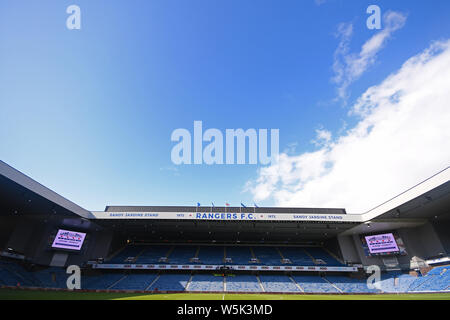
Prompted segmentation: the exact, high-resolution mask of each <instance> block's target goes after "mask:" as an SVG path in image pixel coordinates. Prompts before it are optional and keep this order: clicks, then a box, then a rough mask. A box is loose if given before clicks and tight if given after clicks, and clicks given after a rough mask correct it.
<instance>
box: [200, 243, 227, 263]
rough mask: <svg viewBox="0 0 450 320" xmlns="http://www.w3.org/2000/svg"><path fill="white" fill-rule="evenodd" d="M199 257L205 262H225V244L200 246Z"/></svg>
mask: <svg viewBox="0 0 450 320" xmlns="http://www.w3.org/2000/svg"><path fill="white" fill-rule="evenodd" d="M199 248H200V251H199V253H198V258H199V259H200V262H201V263H203V264H223V263H224V261H223V258H224V252H225V251H224V247H223V246H200V247H199Z"/></svg>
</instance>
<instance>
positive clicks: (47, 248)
mask: <svg viewBox="0 0 450 320" xmlns="http://www.w3.org/2000/svg"><path fill="white" fill-rule="evenodd" d="M0 197H1V201H0V250H1V256H0V285H7V286H14V285H17V283H20V284H21V285H22V286H24V285H25V286H37V287H55V288H64V287H65V281H64V280H65V278H66V277H67V275H65V273H64V267H67V266H69V265H78V266H81V267H82V269H83V274H85V278H84V279H85V280H86V282H85V285H84V286H83V288H85V289H116V290H141V291H145V290H147V291H155V290H156V291H158V290H159V291H220V292H223V291H228V292H242V291H244V292H295V293H301V292H314V293H315V292H330V293H346V292H380V290H381V291H383V292H398V291H402V292H408V291H421V290H422V289H423V290H424V291H426V290H431V291H433V290H434V291H445V290H448V289H450V271H449V272H447V267H446V265H448V264H450V262H449V261H450V258H449V257H450V255H449V252H450V236H449V230H450V167H449V168H446V169H445V170H443V171H441V172H439V173H437V174H435V175H434V176H432V177H430V178H428V179H427V180H425V181H423V182H421V183H419V184H417V185H416V186H413V187H412V188H410V189H409V190H406V191H405V192H403V193H402V194H400V195H398V196H396V197H394V198H392V199H390V200H388V201H386V202H384V203H383V204H381V205H379V206H377V207H376V208H373V209H372V210H369V211H368V212H365V213H360V214H348V213H347V212H346V210H345V209H344V208H281V207H213V206H207V207H205V206H198V207H195V206H194V207H189V206H107V207H106V208H105V210H104V211H89V210H86V209H84V208H82V207H80V206H78V205H77V204H75V203H73V202H71V201H69V200H67V199H65V198H64V197H62V196H60V195H58V194H57V193H55V192H54V191H52V190H50V189H48V188H46V187H45V186H43V185H41V184H39V183H38V182H36V181H34V180H33V179H31V178H29V177H28V176H26V175H24V174H22V173H21V172H19V171H17V170H16V169H14V168H12V167H10V166H9V165H7V164H6V163H4V162H1V161H0ZM373 265H376V266H378V267H379V268H380V269H381V270H383V272H384V273H383V276H384V278H383V277H382V278H383V279H384V280H385V287H384V289H379V290H373V291H371V290H370V289H367V286H366V285H365V280H366V277H367V275H366V274H365V270H366V269H367V268H368V267H369V266H373ZM427 277H428V278H427ZM430 279H434V280H432V281H430ZM427 283H428V284H427ZM430 288H431V289H430Z"/></svg>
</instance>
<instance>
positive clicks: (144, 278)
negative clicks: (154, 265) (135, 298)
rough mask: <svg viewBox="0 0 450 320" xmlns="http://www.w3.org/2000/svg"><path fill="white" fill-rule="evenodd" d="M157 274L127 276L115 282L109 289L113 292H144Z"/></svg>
mask: <svg viewBox="0 0 450 320" xmlns="http://www.w3.org/2000/svg"><path fill="white" fill-rule="evenodd" d="M157 276H158V275H157V274H153V273H151V274H129V275H127V276H126V277H125V278H122V279H121V280H120V281H118V282H116V283H115V284H114V285H113V286H111V288H110V289H114V290H145V289H147V288H148V287H149V286H150V285H151V284H152V282H153V281H154V280H155V279H156V277H157Z"/></svg>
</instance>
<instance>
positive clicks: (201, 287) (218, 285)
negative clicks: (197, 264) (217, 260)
mask: <svg viewBox="0 0 450 320" xmlns="http://www.w3.org/2000/svg"><path fill="white" fill-rule="evenodd" d="M223 282H224V281H223V277H222V276H214V275H209V274H198V275H194V276H193V277H192V279H191V281H190V283H189V286H188V288H187V290H188V291H224V289H223Z"/></svg>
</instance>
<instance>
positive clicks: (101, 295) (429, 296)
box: [0, 289, 450, 300]
mask: <svg viewBox="0 0 450 320" xmlns="http://www.w3.org/2000/svg"><path fill="white" fill-rule="evenodd" d="M0 300H450V293H424V294H379V295H369V294H368V295H308V294H298V295H295V294H230V293H225V294H223V293H173V294H163V293H158V294H143V293H117V292H111V293H107V292H68V291H39V290H14V289H0Z"/></svg>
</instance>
